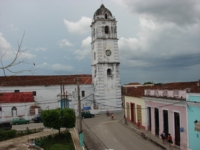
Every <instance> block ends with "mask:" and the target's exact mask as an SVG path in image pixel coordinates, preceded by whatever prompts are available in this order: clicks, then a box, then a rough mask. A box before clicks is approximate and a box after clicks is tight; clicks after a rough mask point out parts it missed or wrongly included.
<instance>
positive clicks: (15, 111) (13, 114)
mask: <svg viewBox="0 0 200 150" xmlns="http://www.w3.org/2000/svg"><path fill="white" fill-rule="evenodd" d="M11 112H12V116H16V115H17V108H16V107H15V106H14V107H12V109H11Z"/></svg>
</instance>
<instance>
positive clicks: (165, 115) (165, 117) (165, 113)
mask: <svg viewBox="0 0 200 150" xmlns="http://www.w3.org/2000/svg"><path fill="white" fill-rule="evenodd" d="M163 130H164V132H165V135H166V136H167V135H168V134H169V122H168V110H163Z"/></svg>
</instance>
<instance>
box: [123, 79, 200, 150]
mask: <svg viewBox="0 0 200 150" xmlns="http://www.w3.org/2000/svg"><path fill="white" fill-rule="evenodd" d="M125 88H127V87H125ZM199 93H200V86H199V82H180V83H166V84H161V85H154V86H149V87H128V88H127V89H126V90H124V97H125V115H126V116H125V117H126V119H127V121H130V122H133V123H136V121H137V119H140V120H141V123H142V126H143V127H144V128H145V129H146V130H149V131H151V133H152V134H153V135H155V136H158V137H159V136H160V134H161V133H162V132H163V131H164V132H165V134H166V135H167V134H168V133H170V134H171V135H172V138H173V142H174V143H173V144H174V145H176V146H178V147H180V149H181V150H187V149H188V147H190V148H192V149H195V148H197V147H198V146H197V143H196V142H197V141H198V135H199V133H198V122H199V115H198V114H199V113H200V109H199ZM187 116H188V117H187ZM196 146H197V147H196Z"/></svg>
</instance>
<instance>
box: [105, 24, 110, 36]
mask: <svg viewBox="0 0 200 150" xmlns="http://www.w3.org/2000/svg"><path fill="white" fill-rule="evenodd" d="M108 33H109V27H108V26H105V34H108Z"/></svg>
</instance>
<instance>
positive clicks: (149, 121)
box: [147, 107, 151, 131]
mask: <svg viewBox="0 0 200 150" xmlns="http://www.w3.org/2000/svg"><path fill="white" fill-rule="evenodd" d="M147 111H148V119H149V120H148V125H149V128H148V130H149V131H151V107H147Z"/></svg>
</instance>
